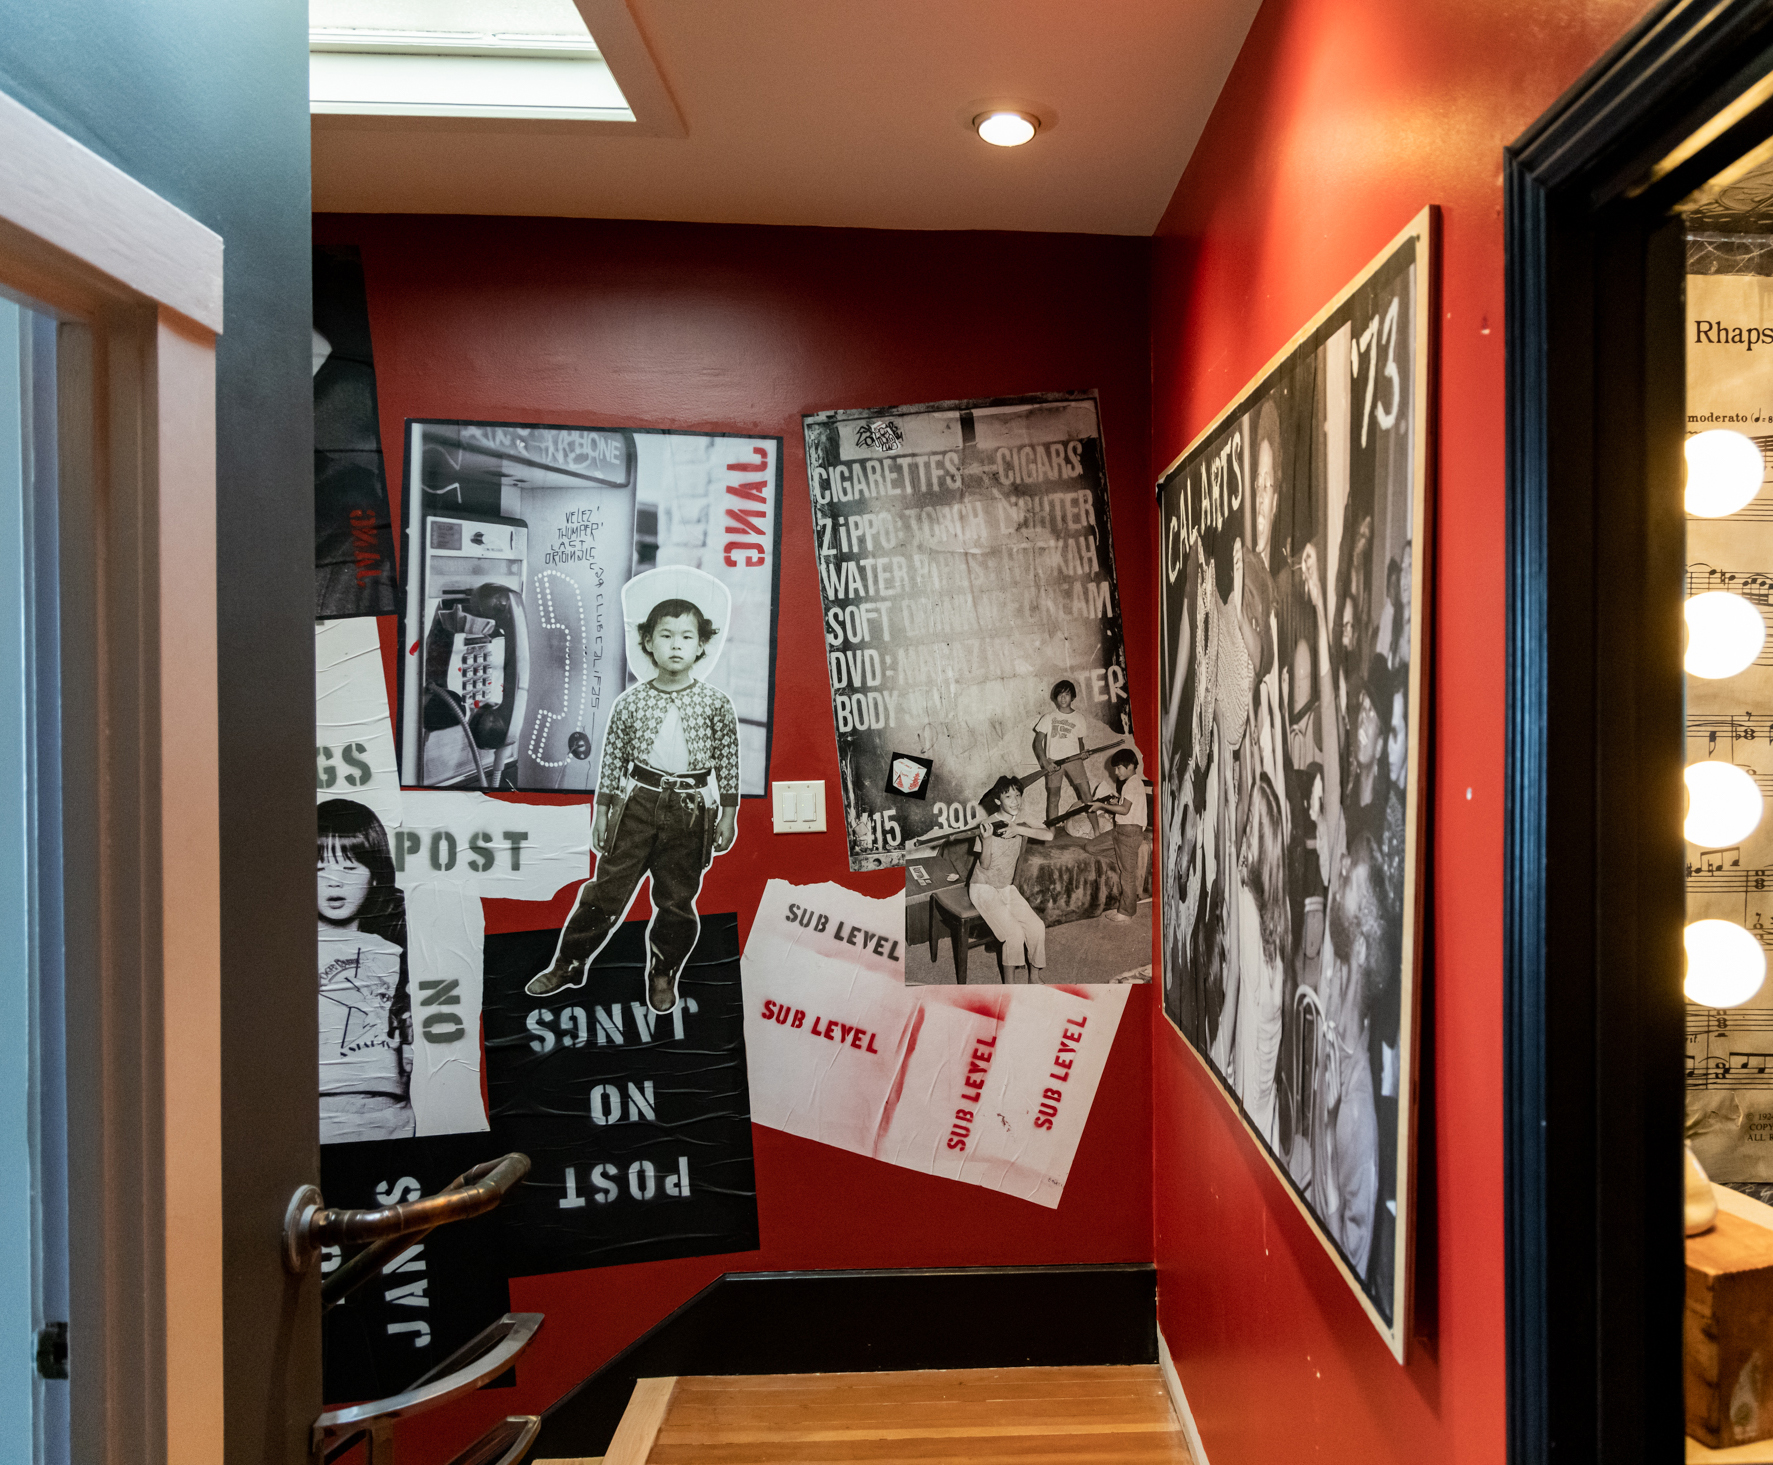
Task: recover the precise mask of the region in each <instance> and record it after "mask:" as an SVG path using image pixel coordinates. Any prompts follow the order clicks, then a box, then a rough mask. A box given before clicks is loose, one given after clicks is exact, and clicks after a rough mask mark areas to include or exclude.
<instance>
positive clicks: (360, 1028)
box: [319, 926, 406, 1098]
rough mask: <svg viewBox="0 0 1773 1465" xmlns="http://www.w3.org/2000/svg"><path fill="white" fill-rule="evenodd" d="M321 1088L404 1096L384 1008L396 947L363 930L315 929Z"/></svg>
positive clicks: (395, 1038) (396, 976) (395, 1040)
mask: <svg viewBox="0 0 1773 1465" xmlns="http://www.w3.org/2000/svg"><path fill="white" fill-rule="evenodd" d="M319 944H320V1092H321V1093H323V1094H394V1095H398V1096H400V1097H401V1098H404V1097H405V1096H406V1074H405V1071H404V1070H403V1069H402V1068H401V1064H400V1047H401V1044H400V1035H399V1034H397V1033H393V1032H390V1031H389V1028H390V1026H391V1024H390V1022H389V1013H390V1012H391V1010H392V1008H393V1006H394V997H395V994H396V993H397V992H398V991H399V989H400V948H399V947H398V946H396V945H395V944H394V943H393V942H392V941H384V940H383V939H382V938H381V937H380V936H371V935H370V934H369V933H368V932H366V931H345V930H339V929H337V928H335V927H331V926H326V927H322V928H321V930H320V937H319Z"/></svg>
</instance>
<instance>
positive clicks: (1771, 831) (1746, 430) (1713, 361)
mask: <svg viewBox="0 0 1773 1465" xmlns="http://www.w3.org/2000/svg"><path fill="white" fill-rule="evenodd" d="M1757 328H1758V329H1759V330H1761V331H1762V332H1764V333H1765V334H1764V335H1763V336H1762V339H1766V340H1773V235H1766V234H1731V235H1716V234H1710V235H1707V234H1695V235H1690V236H1689V237H1688V242H1687V432H1688V434H1689V435H1692V434H1696V433H1701V432H1706V431H1710V430H1712V429H1714V428H1729V429H1731V430H1733V431H1735V432H1740V433H1742V434H1744V435H1745V436H1747V437H1749V438H1751V439H1753V440H1754V442H1755V443H1756V445H1757V446H1758V447H1759V448H1760V449H1761V451H1762V454H1763V456H1764V455H1765V453H1766V452H1767V450H1768V449H1769V448H1773V371H1770V370H1769V368H1768V365H1767V362H1766V359H1765V356H1764V355H1763V354H1761V353H1757V352H1755V351H1753V350H1751V349H1749V348H1748V346H1747V332H1748V331H1750V330H1753V329H1757ZM1720 590H1721V591H1729V592H1731V593H1734V594H1736V595H1739V596H1741V597H1743V598H1744V599H1746V600H1747V601H1749V603H1750V604H1752V605H1755V606H1757V607H1759V609H1760V610H1761V612H1762V614H1763V615H1764V614H1765V613H1766V609H1767V606H1768V604H1769V603H1770V601H1773V502H1769V496H1768V494H1767V491H1766V490H1765V488H1763V489H1762V491H1761V493H1760V495H1759V497H1757V498H1755V499H1754V500H1752V501H1751V502H1750V503H1748V504H1747V505H1746V506H1745V507H1744V508H1742V509H1740V510H1738V511H1737V512H1736V513H1733V514H1730V515H1728V516H1726V517H1723V518H1716V519H1706V518H1697V517H1692V516H1689V518H1688V519H1687V594H1688V595H1703V594H1706V593H1707V592H1715V591H1720ZM1770 737H1773V650H1763V651H1762V653H1761V654H1760V656H1758V657H1757V658H1756V659H1755V661H1754V663H1753V664H1752V665H1750V666H1749V667H1748V668H1747V669H1746V670H1744V671H1742V672H1740V673H1738V674H1737V675H1735V676H1732V677H1722V678H1717V679H1712V678H1707V677H1700V676H1689V677H1688V678H1687V761H1688V762H1689V763H1697V762H1701V761H1712V760H1716V761H1720V762H1724V763H1728V764H1734V765H1735V766H1736V767H1737V768H1741V769H1743V770H1745V771H1747V772H1748V773H1749V774H1750V775H1751V776H1752V777H1753V778H1754V780H1755V782H1756V784H1757V785H1758V786H1759V787H1760V788H1761V789H1762V790H1763V791H1765V790H1767V789H1768V788H1770V787H1773V748H1770V747H1769V746H1768V744H1769V738H1770ZM1770 870H1773V819H1767V818H1765V817H1763V818H1762V820H1761V822H1760V824H1759V826H1758V827H1756V828H1755V829H1754V830H1753V832H1751V833H1750V834H1749V835H1747V836H1746V837H1745V838H1744V839H1743V840H1742V841H1741V842H1740V844H1737V845H1734V846H1732V847H1731V848H1729V849H1707V848H1704V847H1702V846H1699V845H1695V844H1688V846H1687V917H1688V919H1689V920H1691V921H1702V920H1720V919H1721V920H1726V921H1734V922H1736V923H1737V924H1738V925H1741V926H1744V927H1746V928H1747V929H1748V930H1750V931H1752V932H1753V933H1754V934H1755V935H1756V936H1758V937H1759V938H1760V941H1761V944H1762V946H1763V947H1766V946H1768V945H1773V901H1769V900H1768V898H1767V895H1766V889H1767V880H1766V876H1767V874H1768V873H1769V871H1770ZM1770 1034H1773V982H1769V983H1766V984H1765V985H1763V986H1762V987H1761V989H1760V991H1759V992H1757V993H1756V994H1755V995H1754V996H1753V997H1751V998H1749V1000H1748V1001H1746V1002H1744V1003H1742V1004H1741V1005H1740V1006H1738V1007H1732V1008H1729V1009H1727V1010H1720V1009H1716V1008H1710V1007H1702V1006H1700V1005H1698V1004H1697V1003H1688V1004H1687V1079H1686V1082H1687V1115H1686V1129H1687V1142H1688V1143H1689V1144H1691V1145H1692V1146H1693V1152H1694V1154H1696V1155H1697V1156H1698V1157H1699V1162H1700V1164H1702V1165H1703V1166H1704V1167H1705V1171H1706V1174H1707V1175H1709V1176H1710V1177H1711V1178H1712V1179H1713V1180H1718V1181H1737V1182H1743V1181H1752V1182H1756V1183H1759V1184H1767V1183H1769V1182H1773V1074H1770V1073H1768V1071H1767V1069H1768V1062H1767V1058H1768V1054H1769V1052H1770V1050H1773V1043H1770V1042H1769V1035H1770Z"/></svg>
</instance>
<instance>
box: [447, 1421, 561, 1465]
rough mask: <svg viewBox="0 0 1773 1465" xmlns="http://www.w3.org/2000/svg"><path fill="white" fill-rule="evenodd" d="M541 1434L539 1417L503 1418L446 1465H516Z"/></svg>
mask: <svg viewBox="0 0 1773 1465" xmlns="http://www.w3.org/2000/svg"><path fill="white" fill-rule="evenodd" d="M541 1432H542V1416H541V1415H539V1414H507V1415H506V1416H505V1417H504V1418H503V1419H501V1420H500V1421H499V1422H498V1423H497V1424H495V1425H494V1426H493V1427H492V1428H491V1429H489V1430H488V1431H487V1432H486V1433H485V1434H483V1435H482V1436H481V1437H480V1438H479V1439H477V1440H475V1441H474V1443H473V1444H471V1445H469V1446H468V1448H467V1449H465V1450H463V1451H462V1453H461V1454H459V1455H457V1456H456V1457H455V1459H453V1460H451V1461H450V1462H449V1465H517V1462H518V1461H519V1460H521V1459H522V1458H523V1457H524V1456H525V1455H527V1454H528V1453H529V1447H530V1446H531V1445H533V1444H534V1443H535V1442H536V1436H537V1435H538V1434H540V1433H541Z"/></svg>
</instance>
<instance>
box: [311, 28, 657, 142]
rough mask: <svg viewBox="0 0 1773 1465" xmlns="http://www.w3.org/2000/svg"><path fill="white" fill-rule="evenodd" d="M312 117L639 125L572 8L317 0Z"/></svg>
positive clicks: (312, 60)
mask: <svg viewBox="0 0 1773 1465" xmlns="http://www.w3.org/2000/svg"><path fill="white" fill-rule="evenodd" d="M308 107H309V110H310V111H311V112H315V113H330V114H343V115H357V116H378V115H379V116H409V117H553V118H576V119H597V120H604V121H613V122H632V121H633V120H634V113H633V111H632V110H631V109H630V108H629V106H628V101H627V98H625V97H624V96H623V95H622V89H621V88H620V87H619V86H618V85H617V84H616V80H615V77H614V76H613V75H611V73H610V69H609V66H608V64H607V63H606V62H605V61H604V59H603V57H602V56H601V55H600V54H599V53H598V50H597V43H596V41H595V40H594V39H593V38H592V36H591V33H590V31H589V30H588V29H587V28H586V26H585V21H584V18H583V17H582V16H581V15H580V14H579V12H578V9H577V7H576V6H575V5H574V4H573V0H310V3H309V7H308Z"/></svg>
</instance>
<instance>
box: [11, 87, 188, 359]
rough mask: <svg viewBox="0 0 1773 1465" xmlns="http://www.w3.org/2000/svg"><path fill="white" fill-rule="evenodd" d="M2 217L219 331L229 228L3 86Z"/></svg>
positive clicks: (133, 290) (133, 289)
mask: <svg viewBox="0 0 1773 1465" xmlns="http://www.w3.org/2000/svg"><path fill="white" fill-rule="evenodd" d="M0 221H4V222H5V223H7V224H10V225H12V226H13V228H14V229H16V230H18V231H19V232H20V233H22V234H24V235H26V236H29V237H30V238H32V239H34V240H37V241H40V242H41V243H42V244H46V245H49V246H51V247H52V248H54V249H56V250H59V251H61V252H62V253H63V254H65V255H67V256H70V257H71V258H72V259H74V260H78V261H80V262H81V263H82V264H84V265H86V266H88V267H90V268H91V269H94V270H96V271H98V272H99V273H100V274H102V275H105V276H107V277H109V278H110V279H112V280H114V281H116V282H117V283H118V284H120V285H122V286H123V287H124V288H125V289H126V290H127V291H129V292H130V293H132V294H135V295H138V296H145V297H146V298H147V299H149V300H152V301H153V302H154V303H155V304H156V305H163V306H166V307H167V308H169V309H171V310H176V311H177V312H178V313H179V314H180V315H183V316H187V317H189V318H190V319H191V320H193V321H195V322H196V323H197V324H198V325H201V326H204V327H206V328H208V329H209V330H211V331H214V332H216V333H217V334H218V335H219V334H220V333H221V329H222V238H221V235H219V234H217V233H216V232H215V231H214V230H212V229H208V228H205V227H204V226H203V225H202V224H200V223H198V222H197V221H196V220H195V219H193V218H192V217H191V216H190V215H189V214H186V213H184V212H182V211H181V210H179V209H178V208H176V207H174V206H173V205H172V204H170V203H168V202H167V201H166V200H165V199H163V198H162V197H160V195H159V194H157V193H155V192H154V191H153V190H152V189H150V188H147V187H144V186H143V185H142V184H140V183H138V182H136V180H135V179H133V178H131V177H130V176H129V175H128V174H127V173H125V172H124V171H123V170H122V169H121V168H118V167H116V166H115V165H113V164H111V163H107V162H106V161H105V160H104V159H103V158H101V157H100V156H99V155H98V154H97V153H95V152H93V151H92V150H91V149H90V148H87V147H82V146H81V145H80V144H79V143H77V142H75V141H74V139H73V138H71V137H69V136H68V135H67V134H66V133H63V132H61V131H59V130H58V129H57V128H55V127H52V126H51V125H50V124H49V123H48V122H45V121H44V120H43V119H42V118H41V117H39V116H38V115H37V114H36V113H35V112H33V111H31V109H30V108H28V107H26V106H24V105H23V104H21V103H19V102H17V101H15V100H14V99H13V98H11V97H9V96H6V95H5V94H4V93H0Z"/></svg>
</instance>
